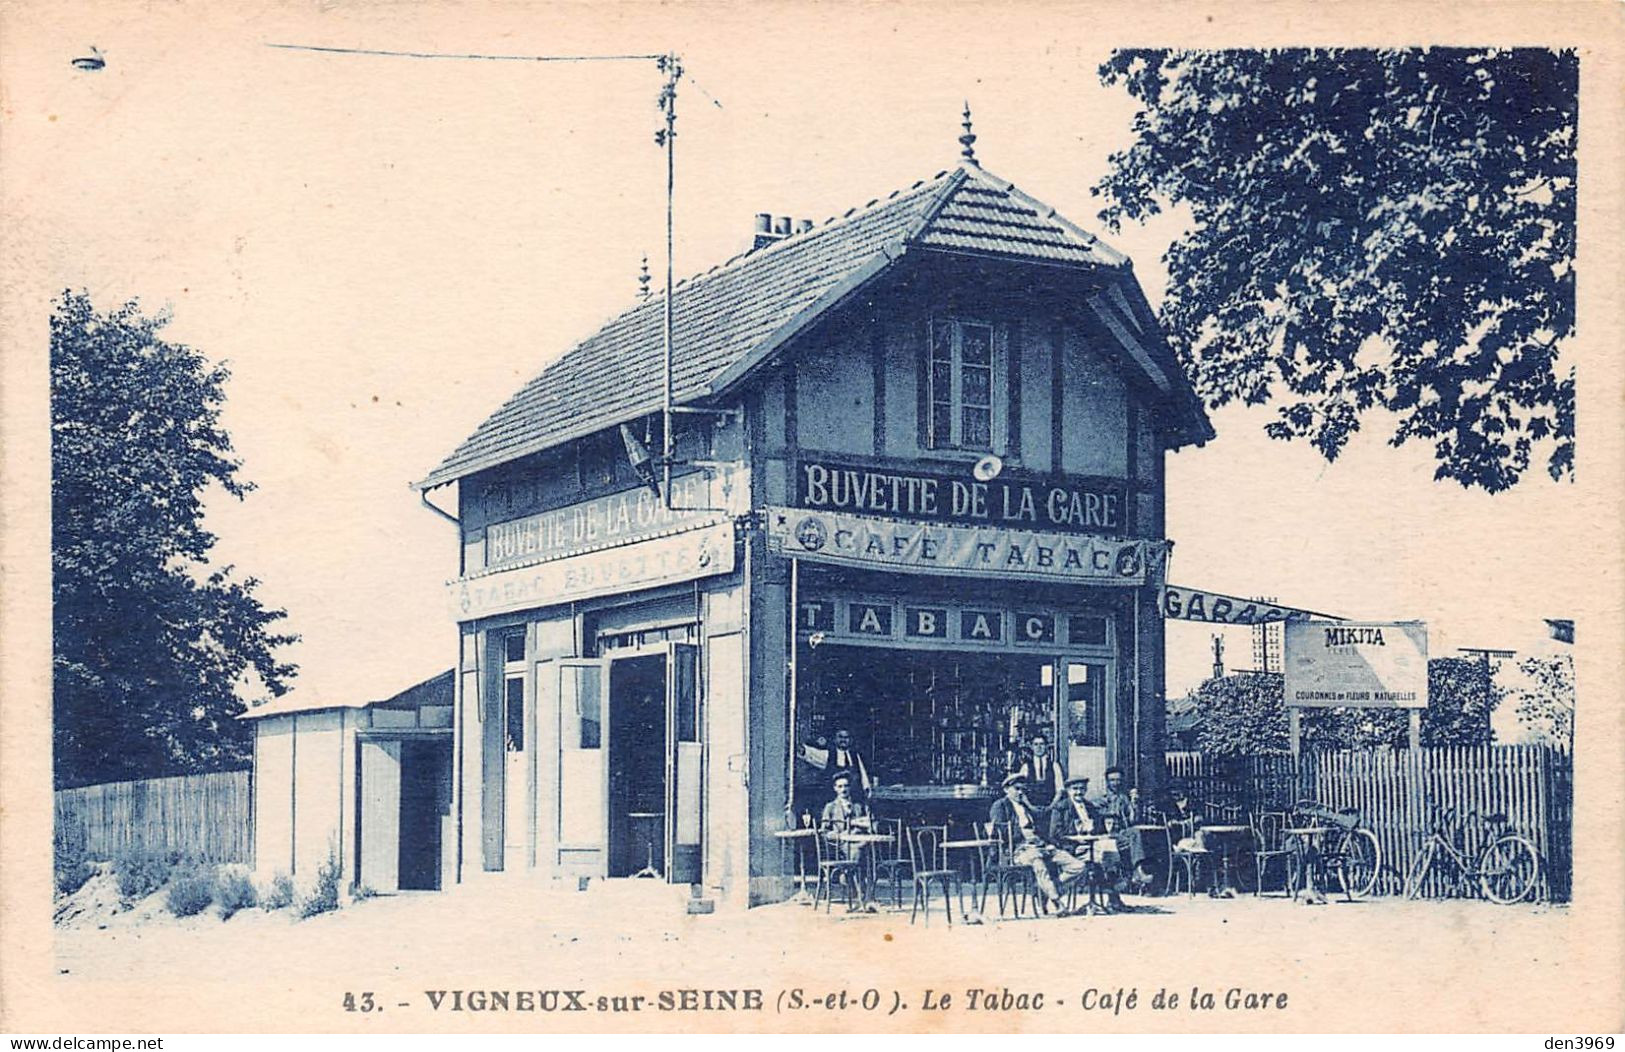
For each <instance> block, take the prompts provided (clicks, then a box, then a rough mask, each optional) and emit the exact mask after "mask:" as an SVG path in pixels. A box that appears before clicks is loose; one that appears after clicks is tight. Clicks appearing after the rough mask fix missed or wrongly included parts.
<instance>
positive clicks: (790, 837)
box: [773, 826, 818, 903]
mask: <svg viewBox="0 0 1625 1052" xmlns="http://www.w3.org/2000/svg"><path fill="white" fill-rule="evenodd" d="M773 835H774V836H776V837H778V838H779V868H780V869H786V868H788V867H787V866H785V864H784V853H785V851H786V850H794V851H795V853H796V893H795V894H794V895H792V896H790V898H791V900H792V901H794V902H801V903H810V902H812V899H811V898H810V897H809V896H808V895H807V846H806V843H805V841H807V840H811V839H812V838H813V837H815V836H817V835H818V830H816V829H814V828H812V827H811V826H802V827H800V828H798V829H779V830H776V831H775V832H774V833H773Z"/></svg>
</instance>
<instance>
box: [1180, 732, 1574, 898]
mask: <svg viewBox="0 0 1625 1052" xmlns="http://www.w3.org/2000/svg"><path fill="white" fill-rule="evenodd" d="M1167 771H1168V776H1169V777H1170V778H1177V779H1180V780H1181V781H1183V782H1185V783H1186V784H1187V785H1188V786H1190V789H1191V793H1192V794H1193V795H1194V796H1195V797H1196V798H1197V799H1199V800H1205V801H1211V802H1212V803H1216V804H1226V805H1238V806H1240V807H1242V808H1244V809H1245V810H1247V811H1248V812H1254V811H1266V810H1280V809H1284V808H1288V807H1290V806H1291V805H1292V804H1293V803H1295V802H1296V801H1298V800H1317V801H1319V802H1320V803H1322V804H1325V805H1326V806H1328V807H1357V808H1359V809H1360V813H1361V815H1362V818H1363V823H1364V825H1365V826H1366V827H1367V828H1369V829H1370V830H1371V831H1372V832H1374V833H1375V834H1376V835H1377V840H1378V842H1379V843H1381V845H1382V856H1383V874H1382V877H1381V879H1380V880H1379V882H1378V885H1377V888H1378V891H1385V892H1387V893H1390V894H1398V893H1400V892H1401V891H1402V890H1403V885H1404V880H1405V874H1406V873H1407V872H1408V871H1409V867H1410V864H1411V860H1412V859H1413V858H1414V857H1415V856H1416V853H1417V851H1418V850H1419V849H1420V848H1421V846H1422V842H1423V840H1424V838H1425V837H1426V836H1427V834H1428V832H1429V831H1430V830H1431V829H1432V827H1433V822H1434V820H1435V817H1436V816H1437V815H1438V814H1439V813H1441V812H1442V811H1443V810H1444V809H1445V808H1449V807H1454V808H1455V809H1456V810H1457V812H1458V813H1461V814H1465V813H1467V812H1469V811H1476V812H1477V813H1478V814H1480V815H1486V814H1493V813H1504V814H1505V815H1506V816H1507V825H1508V827H1509V828H1510V829H1511V830H1512V831H1513V832H1517V833H1520V834H1522V835H1524V836H1526V837H1528V838H1529V839H1530V840H1532V841H1533V842H1534V844H1535V847H1536V850H1538V851H1539V852H1540V858H1541V882H1540V885H1539V886H1538V887H1537V889H1536V894H1537V896H1538V897H1540V898H1543V899H1548V900H1553V901H1567V899H1568V897H1569V892H1570V887H1571V882H1572V876H1573V869H1574V856H1573V838H1572V830H1573V820H1574V766H1573V760H1572V757H1571V755H1570V754H1569V753H1567V752H1564V751H1562V750H1559V749H1556V748H1553V747H1551V746H1546V745H1481V746H1435V747H1428V748H1423V749H1416V750H1412V749H1371V750H1360V751H1338V752H1311V753H1305V754H1304V755H1303V756H1302V757H1301V758H1300V759H1299V760H1298V761H1297V762H1296V763H1295V762H1294V759H1293V757H1292V756H1290V755H1277V754H1268V755H1260V756H1248V757H1228V758H1222V759H1219V758H1212V757H1204V756H1202V755H1201V754H1200V753H1192V752H1175V753H1168V754H1167ZM1483 831H1484V830H1483V828H1482V827H1481V826H1469V827H1467V829H1466V830H1465V832H1466V834H1467V835H1466V839H1465V841H1464V844H1463V846H1464V847H1465V853H1466V855H1467V858H1468V859H1469V860H1472V859H1475V858H1476V852H1477V850H1478V849H1479V848H1480V847H1481V846H1482V839H1481V837H1480V836H1478V834H1481V833H1482V832H1483ZM1449 873H1450V867H1449V864H1448V862H1436V863H1435V864H1434V867H1433V877H1432V878H1431V879H1430V881H1429V887H1427V888H1426V889H1425V891H1426V892H1427V893H1428V894H1430V895H1446V894H1456V893H1458V889H1457V888H1456V887H1455V885H1454V881H1453V880H1451V879H1449Z"/></svg>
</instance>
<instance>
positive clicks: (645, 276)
mask: <svg viewBox="0 0 1625 1052" xmlns="http://www.w3.org/2000/svg"><path fill="white" fill-rule="evenodd" d="M648 298H649V255H648V253H644V255H643V267H642V269H641V270H640V271H639V272H638V299H640V300H646V299H648Z"/></svg>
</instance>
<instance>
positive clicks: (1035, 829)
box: [988, 771, 1085, 914]
mask: <svg viewBox="0 0 1625 1052" xmlns="http://www.w3.org/2000/svg"><path fill="white" fill-rule="evenodd" d="M1003 789H1004V795H1003V796H1001V797H1000V798H999V799H997V800H995V801H993V806H992V808H990V809H989V811H988V820H989V821H990V822H992V823H993V824H994V825H1001V826H1009V827H1011V828H1012V829H1013V830H1015V836H1014V838H1013V839H1014V842H1015V852H1014V853H1013V854H1012V856H1011V859H1010V860H1011V861H1012V862H1014V863H1016V864H1017V865H1022V866H1030V867H1031V868H1032V871H1033V879H1034V880H1035V881H1036V882H1037V884H1038V893H1039V894H1040V895H1042V896H1043V898H1044V903H1045V905H1046V906H1048V907H1049V908H1050V909H1052V910H1053V911H1054V912H1055V913H1056V914H1060V913H1062V912H1064V910H1063V908H1062V906H1061V888H1062V887H1063V886H1064V885H1067V884H1071V883H1072V882H1073V881H1074V880H1077V879H1078V878H1079V877H1081V876H1083V874H1084V870H1085V866H1084V863H1083V860H1082V859H1080V858H1078V857H1077V856H1076V855H1074V854H1072V852H1070V851H1068V850H1066V848H1064V847H1062V846H1060V845H1057V844H1054V843H1051V842H1050V839H1049V817H1050V816H1049V814H1048V812H1047V811H1041V810H1039V809H1038V808H1036V807H1034V806H1033V804H1032V801H1030V800H1028V799H1027V776H1026V775H1025V774H1024V773H1023V772H1021V771H1012V772H1011V773H1010V774H1009V775H1008V776H1006V777H1005V779H1004V783H1003Z"/></svg>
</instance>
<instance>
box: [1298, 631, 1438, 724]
mask: <svg viewBox="0 0 1625 1052" xmlns="http://www.w3.org/2000/svg"><path fill="white" fill-rule="evenodd" d="M1285 630H1286V636H1285V640H1284V643H1285V654H1286V683H1285V689H1286V703H1287V705H1289V706H1295V707H1298V708H1325V707H1329V706H1336V705H1352V706H1360V707H1371V708H1398V709H1425V708H1427V703H1428V629H1427V625H1426V624H1424V623H1423V622H1421V621H1383V622H1375V621H1338V622H1335V623H1333V622H1328V621H1288V622H1287V623H1286V629H1285Z"/></svg>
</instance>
